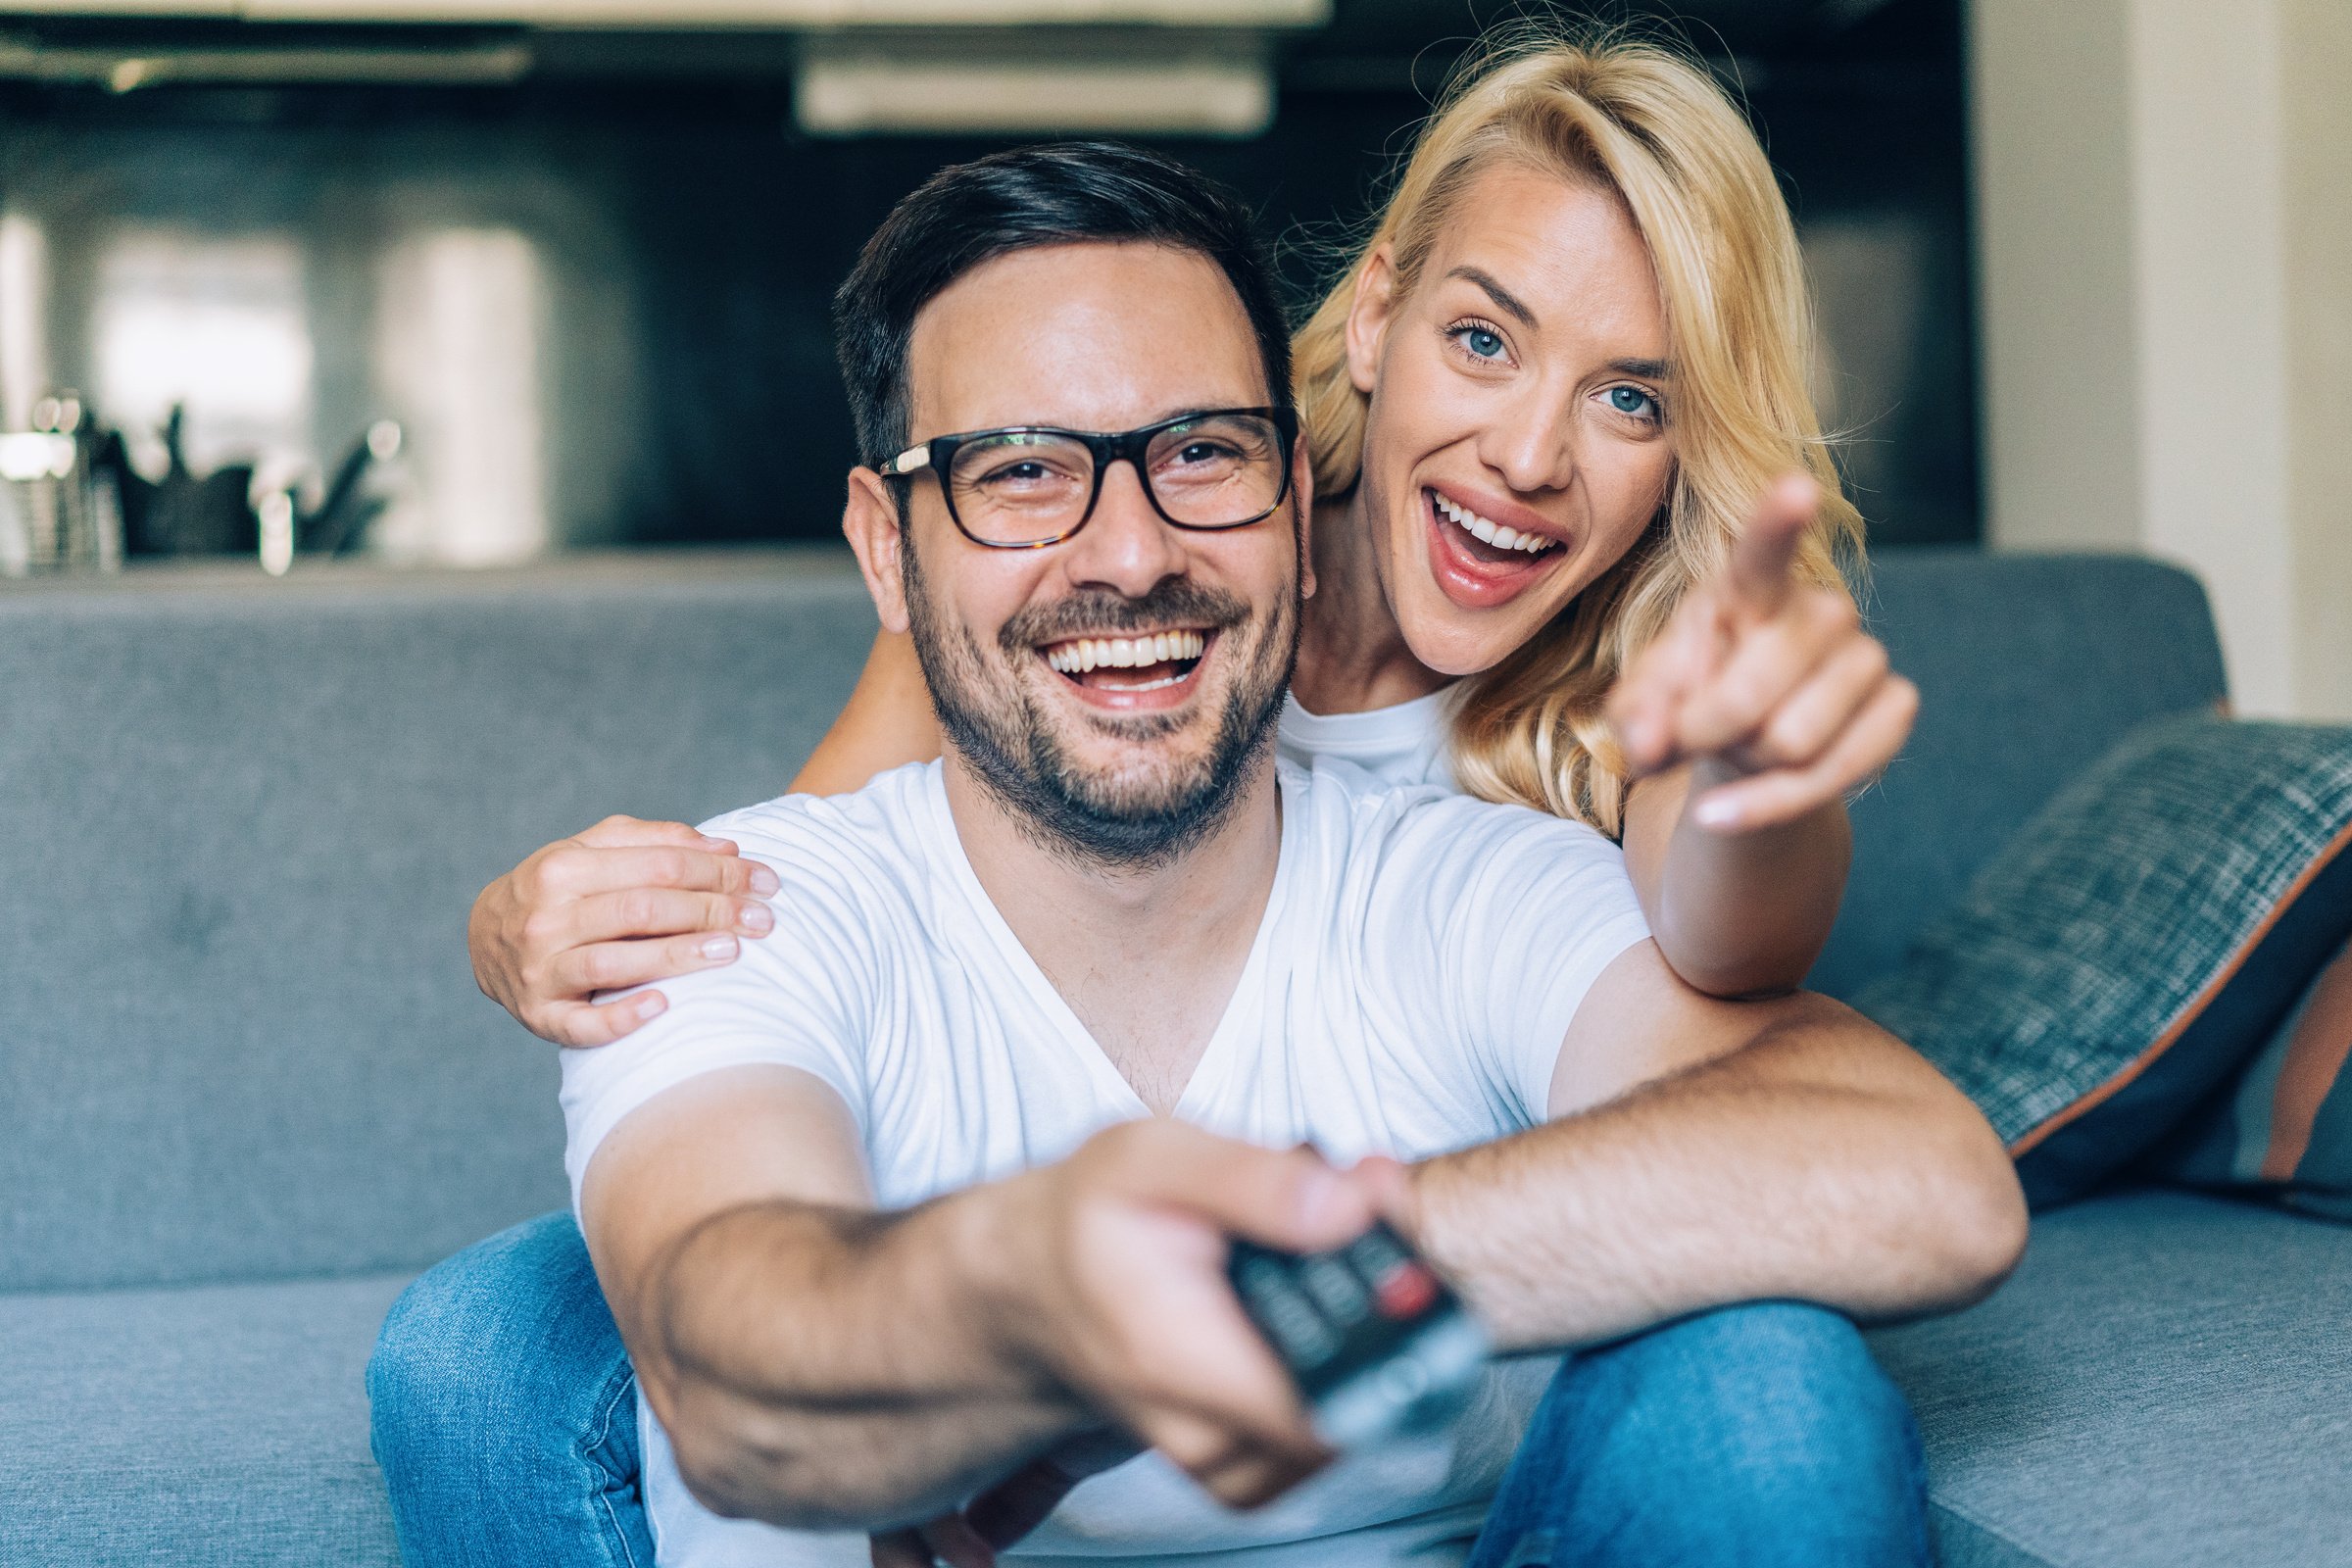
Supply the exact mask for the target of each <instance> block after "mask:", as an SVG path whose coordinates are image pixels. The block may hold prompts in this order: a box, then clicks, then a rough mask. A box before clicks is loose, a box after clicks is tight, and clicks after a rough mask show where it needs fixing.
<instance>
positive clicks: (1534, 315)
mask: <svg viewBox="0 0 2352 1568" xmlns="http://www.w3.org/2000/svg"><path fill="white" fill-rule="evenodd" d="M1811 330H1812V329H1811V319H1810V313H1809V307H1808V304H1807V299H1806V293H1805V287H1804V279H1803V270H1802V262H1801V259H1800V257H1799V255H1798V252H1797V247H1796V240H1795V235H1794V231H1793V229H1792V227H1791V225H1790V222H1789V214H1788V210H1787V208H1786V206H1785V204H1784V203H1783V202H1782V200H1781V195H1780V190H1779V187H1778V185H1777V184H1776V183H1775V182H1774V179H1773V175H1772V172H1771V169H1770V167H1769V165H1768V164H1767V163H1766V161H1765V158H1764V155H1763V151H1762V149H1761V148H1760V147H1759V146H1758V145H1757V144H1756V141H1755V137H1754V135H1753V133H1752V132H1751V131H1750V130H1749V128H1748V126H1747V124H1746V123H1745V121H1744V120H1742V119H1741V118H1740V113H1739V111H1738V110H1737V109H1736V108H1735V107H1734V106H1733V105H1732V104H1731V103H1730V102H1729V100H1728V99H1726V98H1725V97H1724V95H1723V93H1722V91H1721V90H1720V89H1719V88H1718V87H1717V86H1716V85H1715V84H1714V82H1713V81H1712V80H1711V79H1710V78H1709V77H1708V76H1706V74H1705V73H1703V72H1702V71H1700V70H1699V69H1698V68H1696V67H1694V66H1691V65H1690V64H1688V63H1687V62H1685V61H1683V60H1681V59H1679V58H1677V57H1676V56H1674V55H1672V54H1670V53H1668V52H1666V51H1663V50H1661V49H1658V48H1656V47H1654V46H1651V45H1646V44H1641V43H1623V42H1603V43H1600V44H1597V45H1591V46H1572V45H1560V44H1548V45H1547V44H1545V43H1544V42H1542V41H1541V40H1531V41H1526V42H1521V43H1517V44H1511V45H1505V46H1503V47H1501V48H1499V49H1497V50H1495V51H1494V52H1493V53H1492V54H1491V55H1490V56H1489V57H1488V62H1487V64H1486V65H1485V66H1484V67H1483V68H1481V69H1477V70H1474V71H1472V72H1469V73H1466V74H1465V75H1464V76H1463V78H1462V80H1461V84H1460V85H1459V86H1457V87H1456V88H1455V89H1454V90H1453V91H1451V92H1450V93H1449V94H1448V95H1447V97H1446V100H1445V102H1444V103H1443V104H1442V105H1441V108H1440V112H1439V113H1438V115H1437V116H1436V118H1435V119H1434V120H1433V121H1432V122H1431V123H1430V124H1429V126H1428V127H1427V128H1426V130H1425V131H1424V132H1423V134H1422V136H1421V138H1420V141H1419V143H1418V145H1417V146H1416V147H1415V149H1414V151H1413V154H1412V156H1411V158H1410V160H1409V162H1408V163H1407V165H1406V167H1405V170H1404V172H1403V175H1402V177H1401V178H1400V179H1399V180H1398V182H1397V189H1396V191H1395V193H1394V195H1393V196H1392V197H1391V198H1390V201H1389V203H1388V205H1387V208H1386V210H1385V211H1384V213H1383V214H1382V216H1381V219H1380V221H1379V224H1378V226H1377V227H1376V228H1375V229H1374V230H1373V231H1372V233H1371V235H1370V237H1369V238H1368V239H1367V240H1366V241H1365V243H1364V245H1363V246H1362V248H1361V250H1360V251H1359V253H1358V254H1357V256H1356V257H1355V259H1354V260H1353V262H1352V264H1351V265H1350V266H1349V268H1348V270H1347V272H1346V273H1345V274H1344V275H1343V276H1342V277H1341V279H1340V281H1339V282H1338V284H1337V285H1336V286H1335V287H1334V288H1333V289H1332V290H1331V292H1330V293H1329V295H1327V296H1326V298H1325V299H1324V301H1323V302H1322V305H1321V307H1320V308H1319V309H1318V310H1317V311H1316V312H1315V314H1314V315H1313V317H1312V318H1311V319H1309V320H1308V321H1307V323H1306V324H1305V326H1304V327H1302V328H1301V329H1300V330H1299V334H1298V337H1297V339H1296V343H1295V350H1296V358H1297V374H1296V391H1297V395H1298V401H1299V407H1300V412H1301V416H1302V422H1303V427H1304V430H1305V433H1306V437H1307V440H1308V443H1309V446H1310V449H1311V451H1312V453H1313V459H1314V471H1315V489H1316V496H1317V505H1316V511H1315V518H1314V530H1313V550H1314V565H1315V572H1316V577H1317V580H1318V582H1319V585H1320V586H1319V591H1318V592H1317V594H1316V597H1315V598H1314V599H1313V600H1312V601H1311V602H1310V604H1309V606H1308V610H1307V614H1306V617H1305V623H1304V633H1303V638H1302V641H1301V645H1300V653H1299V668H1298V673H1297V676H1296V679H1295V682H1294V700H1293V701H1292V703H1291V704H1290V705H1289V707H1288V708H1287V710H1286V711H1285V714H1284V717H1283V726H1282V738H1283V744H1284V749H1285V751H1286V752H1288V753H1290V754H1292V755H1294V756H1296V757H1299V758H1300V759H1302V760H1303V759H1305V758H1307V757H1311V756H1313V755H1318V754H1330V755H1339V756H1345V757H1348V758H1350V759H1351V760H1356V761H1358V762H1361V763H1364V764H1366V765H1368V766H1371V767H1373V768H1374V769H1375V770H1376V771H1380V772H1383V773H1385V774H1388V775H1390V776H1393V777H1396V778H1398V779H1400V780H1401V779H1434V780H1438V781H1442V782H1447V783H1458V785H1459V787H1461V788H1464V789H1466V790H1468V791H1470V792H1471V793H1473V794H1477V795H1480V796H1484V797H1486V798H1488V799H1490V800H1498V801H1517V802H1521V803H1524V804H1526V805H1530V806H1534V807H1536V808H1538V809H1545V810H1550V811H1553V812H1556V813H1558V814H1560V815H1563V816H1570V817H1576V818H1581V819H1583V820H1585V821H1588V822H1590V823H1592V824H1593V826H1595V827H1596V828H1598V829H1599V830H1601V831H1602V832H1604V833H1606V834H1608V835H1610V836H1611V837H1613V838H1618V839H1620V840H1621V841H1622V842H1623V844H1624V846H1625V851H1626V858H1627V864H1628V869H1629V870H1630V871H1631V872H1632V874H1633V877H1634V880H1635V884H1636V886H1637V888H1638V890H1639V891H1640V894H1641V897H1642V907H1643V909H1644V910H1645V911H1646V912H1647V914H1648V916H1649V919H1650V923H1651V925H1652V927H1653V928H1654V930H1655V932H1656V936H1657V941H1658V945H1659V948H1660V950H1661V952H1662V953H1663V954H1664V956H1666V958H1667V960H1668V961H1669V962H1670V963H1672V964H1673V965H1674V967H1675V968H1676V970H1677V971H1678V972H1679V973H1681V974H1682V975H1683V977H1684V978H1685V979H1686V980H1688V981H1690V982H1691V984H1692V985H1694V986H1697V987H1698V988H1699V989H1701V990H1704V991H1708V992H1710V993H1713V994H1715V995H1719V996H1740V995H1749V994H1755V993H1759V992H1766V991H1772V990H1779V989H1787V988H1789V987H1792V986H1794V985H1795V984H1797V983H1798V981H1799V980H1800V979H1801V978H1802V977H1803V975H1804V973H1805V971H1806V969H1807V968H1809V967H1810V966H1811V964H1812V961H1813V959H1814V957H1815V956H1818V954H1819V953H1820V951H1821V947H1822V944H1823V943H1824V942H1826V941H1827V939H1828V935H1829V929H1830V923H1831V921H1832V919H1833V918H1834V917H1835V915H1836V912H1837V906H1838V896H1839V894H1840V892H1841V891H1842V889H1843V887H1844V881H1845V870H1846V858H1847V853H1848V843H1849V841H1848V834H1847V825H1846V819H1845V809H1844V804H1843V795H1844V793H1845V792H1846V791H1848V790H1850V789H1853V788H1854V787H1856V786H1858V785H1860V784H1862V783H1863V782H1865V781H1867V780H1868V779H1869V778H1871V777H1872V776H1873V775H1875V774H1876V773H1877V771H1878V770H1879V769H1880V768H1881V767H1883V766H1884V765H1885V764H1886V762H1887V760H1889V759H1891V758H1892V757H1893V756H1894V754H1895V752H1896V751H1897V750H1898V749H1899V748H1900V746H1901V744H1902V742H1903V739H1904V738H1905V736H1906V735H1907V734H1908V733H1909V729H1910V723H1911V718H1912V714H1913V712H1914V710H1915V706H1916V693H1915V692H1914V691H1913V690H1912V688H1911V687H1910V685H1909V683H1908V682H1906V681H1904V680H1902V679H1901V678H1900V677H1899V676H1895V675H1893V674H1891V673H1890V672H1889V671H1888V669H1887V661H1886V655H1885V651H1884V650H1883V649H1882V648H1881V647H1880V646H1879V644H1878V643H1877V642H1876V641H1875V640H1873V639H1872V638H1870V637H1869V636H1868V635H1867V634H1865V633H1864V632H1863V631H1862V630H1861V628H1860V625H1859V622H1858V619H1857V617H1856V615H1855V613H1854V609H1853V605H1852V602H1851V600H1850V599H1849V598H1848V597H1847V595H1846V593H1845V591H1844V588H1843V586H1842V584H1841V582H1840V580H1839V577H1838V570H1837V564H1836V556H1837V554H1838V551H1839V550H1840V549H1841V548H1842V549H1847V550H1851V551H1852V552H1854V553H1855V554H1857V555H1858V552H1859V545H1860V539H1861V522H1860V519H1859V517H1858V516H1857V515H1856V514H1855V513H1854V510H1853V509H1852V507H1851V506H1849V505H1848V504H1847V503H1846V502H1845V501H1844V499H1843V498H1842V497H1841V496H1840V495H1839V494H1838V488H1837V475H1836V471H1835V469H1834V467H1833V466H1832V464H1831V461H1830V457H1829V454H1828V451H1827V447H1826V444H1825V442H1824V440H1823V438H1822V436H1821V434H1820V426H1819V422H1818V420H1817V418H1816V417H1815V415H1814V411H1813V409H1812V406H1811V402H1810V399H1809V396H1808V394H1807V390H1806V386H1807V370H1808V364H1809V355H1810V341H1811ZM1808 478H1809V479H1810V481H1811V483H1810V484H1808V483H1807V482H1806V480H1807V479H1808ZM1816 486H1817V487H1818V488H1815V487H1816ZM1759 498H1761V499H1760V500H1759ZM1743 534H1745V535H1747V548H1746V551H1745V552H1744V554H1743V555H1742V556H1741V557H1740V559H1738V560H1735V558H1734V552H1733V545H1734V541H1735V540H1737V539H1740V537H1741V536H1742V535H1743ZM1621 672H1622V673H1623V676H1624V678H1623V680H1622V681H1621V680H1620V679H1619V676H1620V674H1621ZM1612 687H1615V688H1616V689H1615V691H1614V694H1613V696H1612V691H1611V688H1612ZM1612 717H1613V718H1614V720H1615V724H1614V727H1612V724H1611V719H1612ZM938 752H939V737H938V732H937V729H936V727H935V726H934V725H933V723H932V720H931V714H930V710H929V707H928V703H927V701H926V699H925V697H924V694H923V689H922V685H921V677H920V674H919V671H917V669H916V668H915V663H914V656H913V653H912V650H911V648H910V647H909V646H908V645H907V642H906V640H905V639H904V638H903V637H890V636H885V637H884V638H882V639H881V640H879V641H878V642H877V643H876V645H875V648H874V652H873V655H872V657H871V659H870V660H869V661H868V663H867V667H866V670H865V673H864V675H863V677H862V678H861V679H860V681H859V683H858V689H857V691H856V692H855V693H854V694H853V696H852V697H851V700H850V704H849V707H848V708H847V710H846V711H844V712H843V714H842V716H841V718H840V719H839V720H838V721H837V722H836V724H835V725H834V727H833V730H832V732H831V733H830V734H828V735H827V736H826V738H825V740H824V742H823V743H822V744H821V745H820V746H819V747H818V748H817V751H816V753H815V755H814V756H812V757H811V758H810V759H809V763H808V765H807V766H806V767H805V768H804V769H803V770H802V772H801V774H800V776H799V777H798V778H797V779H796V780H795V781H794V784H793V788H794V789H795V790H805V791H811V792H815V793H834V792H837V791H841V790H848V789H855V788H857V787H858V786H860V785H862V784H863V783H864V782H865V781H866V780H867V779H869V778H871V777H872V776H873V775H874V774H875V773H877V772H879V771H881V770H883V769H885V768H887V767H891V766H894V765H897V764H899V763H901V762H906V761H911V760H923V759H928V758H931V757H936V756H937V755H938ZM1637 781H1638V782H1639V787H1638V788H1637V787H1634V786H1635V785H1636V783H1637ZM1694 785H1695V786H1697V787H1696V788H1694ZM772 891H773V887H772V881H771V880H770V874H769V873H767V872H766V871H765V869H764V868H761V867H756V866H750V865H747V864H745V863H744V862H742V861H741V860H739V859H737V858H734V856H733V846H731V845H724V844H718V843H713V842H711V841H709V840H705V839H703V838H702V837H701V836H700V835H699V834H696V833H695V832H694V831H693V830H692V829H690V828H687V827H684V826H682V825H680V824H676V823H646V822H637V821H633V820H630V819H626V818H613V819H610V820H608V821H606V822H604V823H600V824H599V825H598V826H597V827H595V828H592V829H590V830H589V831H588V832H586V833H584V834H582V835H580V836H579V837H578V838H576V839H570V840H565V841H563V842H562V843H559V844H556V845H551V846H549V847H548V848H547V849H545V850H542V851H540V852H539V853H538V854H537V855H534V856H533V857H532V858H529V859H527V860H525V861H524V862H523V863H522V864H521V865H520V866H518V867H516V869H515V871H513V872H511V873H509V874H508V875H507V876H505V877H502V878H501V879H500V880H499V881H497V882H496V883H493V884H492V885H491V886H490V887H489V888H488V889H486V890H485V891H484V893H483V895H482V897H481V900H480V901H479V903H478V904H477V905H476V907H475V909H474V914H473V919H472V923H471V944H472V950H473V956H474V965H475V972H476V975H477V976H478V978H479V979H480V982H481V985H482V989H483V990H484V991H485V992H486V993H488V994H489V995H490V996H491V997H492V998H493V999H495V1000H496V1001H498V1002H499V1003H500V1004H501V1005H504V1006H506V1007H507V1008H508V1010H509V1011H511V1012H513V1013H514V1014H515V1016H516V1017H517V1018H518V1019H520V1020H521V1021H522V1022H523V1024H524V1025H525V1026H526V1027H528V1028H530V1029H532V1030H533V1031H534V1032H536V1033H538V1034H541V1035H543V1036H545V1037H546V1038H548V1039H551V1040H555V1041H557V1042H559V1043H561V1044H565V1045H574V1046H588V1045H597V1044H602V1043H604V1042H606V1041H610V1040H613V1039H616V1038H618V1037H619V1036H621V1035H623V1034H626V1033H627V1032H628V1031H629V1030H630V1029H633V1028H634V1027H636V1025H637V1024H638V1023H640V1022H642V1021H644V1020H645V1019H646V1018H649V1017H652V1016H654V1015H655V1014H656V1013H658V1012H659V1011H660V1010H661V1008H662V1006H664V1005H666V1002H665V999H664V998H663V997H662V995H661V993H660V992H658V991H647V992H639V993H637V994H635V995H632V996H629V997H626V998H623V999H621V1000H618V1001H614V1002H610V1003H606V1004H603V1005H598V1004H597V1003H595V1002H594V1000H593V994H594V993H595V992H597V991H600V990H614V989H618V988H621V987H624V986H630V985H637V984H641V983H644V982H647V981H656V980H660V979H662V978H665V977H668V976H671V975H676V974H683V973H688V972H691V971H693V970H695V969H700V968H707V967H711V966H712V965H715V964H721V963H726V962H730V961H732V959H733V957H734V956H735V955H736V953H737V952H738V951H739V949H738V946H737V941H738V938H739V937H753V938H757V937H759V936H761V935H763V934H764V933H765V931H766V928H767V911H766V909H765V907H764V905H763V903H762V902H761V896H762V895H763V894H764V893H766V892H772Z"/></svg>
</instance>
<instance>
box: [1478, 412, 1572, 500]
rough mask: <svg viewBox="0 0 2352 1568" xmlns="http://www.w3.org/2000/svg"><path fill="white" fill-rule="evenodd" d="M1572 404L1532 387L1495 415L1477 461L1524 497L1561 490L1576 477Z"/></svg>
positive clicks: (1488, 427)
mask: <svg viewBox="0 0 2352 1568" xmlns="http://www.w3.org/2000/svg"><path fill="white" fill-rule="evenodd" d="M1570 402H1571V400H1570V399H1569V398H1566V397H1563V396H1561V395H1560V394H1558V393H1557V392H1554V391H1551V390H1549V389H1538V388H1530V389H1529V390H1528V392H1527V393H1526V395H1524V396H1521V397H1519V398H1517V399H1515V400H1514V401H1513V402H1512V404H1511V405H1510V407H1509V408H1507V409H1505V410H1502V411H1499V417H1497V418H1496V419H1495V421H1494V422H1493V423H1492V424H1490V425H1488V426H1487V430H1486V434H1485V435H1484V437H1483V438H1481V440H1480V441H1479V443H1478V445H1479V456H1480V457H1481V458H1482V459H1484V460H1485V462H1486V465H1487V466H1489V467H1491V468H1493V469H1494V470H1495V473H1496V474H1498V475H1500V476H1501V478H1502V480H1503V482H1504V483H1505V484H1507V485H1509V486H1510V487H1511V488H1512V489H1513V490H1515V491H1518V492H1519V493H1520V494H1522V495H1532V494H1534V493H1536V492H1537V491H1540V490H1565V489H1567V488H1568V486H1569V485H1570V484H1571V483H1572V482H1573V481H1574V480H1575V478H1576V421H1575V417H1574V415H1573V413H1572V411H1571V409H1570V407H1569V404H1570Z"/></svg>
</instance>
